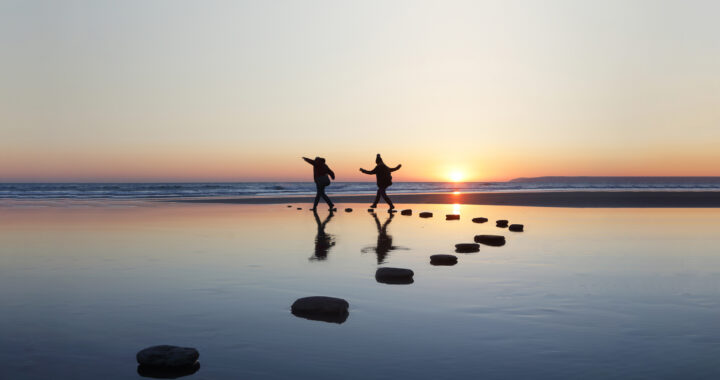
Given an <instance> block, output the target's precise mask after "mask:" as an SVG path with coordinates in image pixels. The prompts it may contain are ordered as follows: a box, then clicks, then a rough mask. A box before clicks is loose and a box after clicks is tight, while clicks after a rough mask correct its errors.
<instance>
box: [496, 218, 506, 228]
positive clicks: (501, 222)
mask: <svg viewBox="0 0 720 380" xmlns="http://www.w3.org/2000/svg"><path fill="white" fill-rule="evenodd" d="M495 225H496V226H498V227H500V228H505V227H507V226H508V221H507V220H504V219H500V220H498V221H496V222H495Z"/></svg>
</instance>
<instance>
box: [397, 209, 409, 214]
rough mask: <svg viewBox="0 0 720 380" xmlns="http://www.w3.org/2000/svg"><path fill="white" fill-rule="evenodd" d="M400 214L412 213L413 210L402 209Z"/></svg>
mask: <svg viewBox="0 0 720 380" xmlns="http://www.w3.org/2000/svg"><path fill="white" fill-rule="evenodd" d="M400 215H412V210H410V209H407V210H402V211H400Z"/></svg>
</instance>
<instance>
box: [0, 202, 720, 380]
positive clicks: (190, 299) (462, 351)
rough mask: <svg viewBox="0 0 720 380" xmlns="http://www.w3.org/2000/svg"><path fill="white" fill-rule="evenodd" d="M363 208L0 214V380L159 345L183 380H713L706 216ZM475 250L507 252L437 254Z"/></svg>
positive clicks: (122, 360)
mask: <svg viewBox="0 0 720 380" xmlns="http://www.w3.org/2000/svg"><path fill="white" fill-rule="evenodd" d="M366 206H367V205H366V204H364V203H338V209H339V210H340V211H341V212H337V213H335V214H334V215H333V216H332V217H331V216H330V215H329V214H328V212H327V211H326V210H323V211H321V212H320V213H319V214H318V216H317V218H316V217H315V216H314V215H313V213H312V212H310V211H308V210H307V207H303V209H302V210H297V209H296V208H295V207H292V208H288V207H287V205H286V204H284V203H283V204H255V205H253V204H250V205H248V204H212V203H211V204H207V203H206V204H197V203H173V202H157V201H152V202H146V201H137V202H97V201H94V202H63V201H53V202H29V201H26V202H6V201H3V202H0V245H1V246H2V247H3V250H2V252H0V263H2V265H0V300H1V301H2V305H3V313H1V314H0V336H2V337H3V339H2V341H0V359H2V360H3V362H4V363H5V366H4V368H3V377H4V378H8V379H48V378H72V379H98V378H103V379H128V378H140V375H138V373H137V369H136V367H137V363H136V361H135V353H136V352H138V351H139V350H141V349H143V348H145V347H149V346H153V345H161V344H170V345H178V346H183V347H194V348H196V349H197V350H198V351H199V353H200V359H199V360H200V363H201V366H200V368H199V370H197V372H196V373H194V374H192V375H190V376H189V377H188V378H189V379H220V378H263V379H287V378H315V379H337V378H347V379H369V378H373V379H374V378H416V379H437V378H455V379H457V378H466V379H469V378H485V379H506V378H533V379H558V378H586V379H606V378H638V379H656V378H671V377H676V376H680V377H684V378H717V377H718V376H720V370H719V369H718V367H717V366H716V365H715V362H716V358H717V356H718V355H719V354H720V348H719V347H720V328H719V327H718V324H717V323H716V320H717V315H718V313H720V293H719V292H718V289H720V256H718V254H717V247H718V246H719V245H720V237H718V235H717V233H716V232H717V230H718V228H720V214H719V213H718V210H717V209H710V208H543V207H508V206H479V205H464V204H421V205H420V204H410V203H400V202H398V208H401V209H412V210H413V213H412V215H407V216H406V215H400V213H397V214H388V213H387V212H386V211H385V210H377V211H376V212H365V211H364V209H365V208H366ZM344 208H353V209H355V210H363V212H351V213H346V212H344V211H342V210H343V209H344ZM423 211H427V212H432V213H433V215H434V216H433V217H432V218H421V217H420V216H419V213H420V212H423ZM448 214H453V215H460V219H459V220H452V221H448V220H445V217H444V216H445V215H448ZM475 217H485V218H488V220H489V221H488V222H486V223H480V224H478V223H474V222H473V221H472V219H473V218H475ZM501 219H503V220H508V221H509V223H510V224H513V223H520V224H523V225H524V231H523V232H512V231H509V230H508V228H498V227H496V223H495V221H497V220H501ZM477 235H501V236H504V237H505V244H503V245H502V246H491V245H485V244H482V245H481V246H480V247H479V251H477V252H470V253H456V252H455V245H456V244H458V243H473V242H474V238H475V236H477ZM39 237H42V238H41V239H40V238H39ZM481 241H482V240H481ZM436 254H450V255H454V256H456V257H457V262H456V263H454V265H434V264H431V262H430V256H432V255H436ZM435 264H437V263H435ZM383 267H394V268H403V269H409V270H411V271H412V272H413V277H412V281H410V280H408V281H385V280H383V279H379V278H378V277H377V270H378V268H383ZM311 296H328V297H337V298H340V299H343V300H346V301H347V302H348V304H349V309H348V314H347V315H343V316H342V318H336V319H333V318H315V317H314V316H306V315H300V316H297V315H294V314H293V313H292V312H291V305H293V304H294V302H295V301H296V300H298V299H301V298H303V297H311ZM306 317H307V318H306ZM279 363H281V364H282V365H279ZM143 373H145V372H143Z"/></svg>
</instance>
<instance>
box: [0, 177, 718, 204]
mask: <svg viewBox="0 0 720 380" xmlns="http://www.w3.org/2000/svg"><path fill="white" fill-rule="evenodd" d="M376 189H377V188H376V186H375V183H374V182H334V183H332V185H331V186H330V187H328V189H327V192H328V194H371V193H374V192H375V191H376ZM569 190H572V191H598V190H601V191H615V190H624V191H628V190H629V191H633V190H637V191H640V190H642V191H679V190H682V191H720V177H538V178H518V179H514V180H511V181H507V182H462V183H453V182H396V183H394V184H393V186H392V187H390V189H389V192H391V193H442V192H452V191H461V192H506V191H569ZM314 193H315V184H314V183H312V182H188V183H167V182H165V183H0V198H4V199H158V198H159V199H163V198H197V197H252V196H284V195H307V194H314Z"/></svg>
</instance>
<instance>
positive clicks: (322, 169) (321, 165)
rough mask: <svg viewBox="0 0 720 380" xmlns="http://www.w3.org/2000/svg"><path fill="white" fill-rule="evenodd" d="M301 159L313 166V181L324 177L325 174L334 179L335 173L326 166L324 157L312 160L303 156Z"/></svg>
mask: <svg viewBox="0 0 720 380" xmlns="http://www.w3.org/2000/svg"><path fill="white" fill-rule="evenodd" d="M303 160H305V161H307V163H308V164H310V165H312V166H313V180H314V181H315V182H318V180H320V179H321V178H323V177H325V176H326V175H329V176H330V178H332V179H335V173H334V172H333V171H332V170H330V168H329V167H328V166H327V164H326V163H325V159H324V158H320V157H318V158H316V159H314V160H311V159H309V158H305V157H303Z"/></svg>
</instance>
